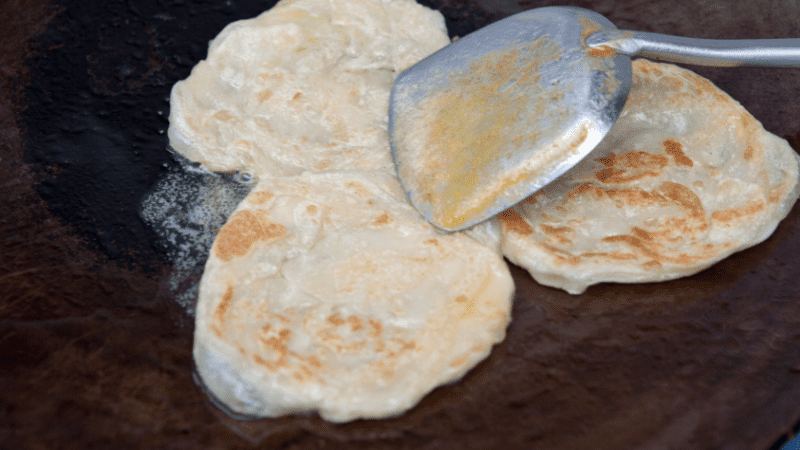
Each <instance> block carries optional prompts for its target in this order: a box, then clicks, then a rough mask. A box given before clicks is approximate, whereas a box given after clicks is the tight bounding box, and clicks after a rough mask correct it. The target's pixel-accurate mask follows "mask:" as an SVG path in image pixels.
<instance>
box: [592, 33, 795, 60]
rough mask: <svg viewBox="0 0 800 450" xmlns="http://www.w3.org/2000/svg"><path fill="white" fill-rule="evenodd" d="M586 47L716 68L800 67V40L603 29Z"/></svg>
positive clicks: (593, 36)
mask: <svg viewBox="0 0 800 450" xmlns="http://www.w3.org/2000/svg"><path fill="white" fill-rule="evenodd" d="M586 45H588V46H589V47H593V48H597V47H602V46H608V47H611V48H612V49H614V50H616V51H617V52H618V53H622V54H624V55H629V56H642V57H645V58H652V59H658V60H662V61H669V62H679V63H686V64H696V65H699V66H715V67H738V66H752V67H800V39H739V40H716V39H695V38H687V37H678V36H669V35H666V34H657V33H648V32H644V31H622V30H603V31H599V32H597V33H595V34H593V35H591V36H589V37H588V38H586Z"/></svg>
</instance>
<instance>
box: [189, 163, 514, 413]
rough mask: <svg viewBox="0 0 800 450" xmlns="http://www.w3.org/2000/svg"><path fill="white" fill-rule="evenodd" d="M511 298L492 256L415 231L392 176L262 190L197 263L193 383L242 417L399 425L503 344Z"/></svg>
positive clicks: (300, 181)
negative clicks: (316, 417) (315, 416)
mask: <svg viewBox="0 0 800 450" xmlns="http://www.w3.org/2000/svg"><path fill="white" fill-rule="evenodd" d="M513 290H514V286H513V281H512V279H511V275H510V273H509V271H508V267H507V265H506V264H505V262H504V261H503V259H502V257H501V256H500V255H499V254H497V253H496V252H494V251H493V250H492V249H490V248H488V247H486V246H484V245H482V244H479V243H478V242H476V241H474V240H473V239H470V238H469V237H467V236H465V235H463V234H461V233H456V234H445V233H442V232H440V231H438V230H436V229H435V228H434V227H433V226H431V225H430V224H428V223H427V222H425V221H424V220H422V219H421V218H420V217H419V214H418V213H417V212H416V210H414V208H413V207H412V206H411V205H410V204H409V203H408V202H407V201H406V200H405V194H404V193H403V191H402V188H401V187H400V184H399V182H398V181H397V179H396V177H394V176H392V175H390V174H385V173H382V172H381V173H377V172H376V173H365V172H356V171H347V172H335V171H331V172H327V173H324V174H313V173H306V174H303V175H300V176H296V177H290V178H281V179H267V180H263V181H261V182H260V183H259V185H258V186H257V187H256V188H255V189H254V190H253V191H252V192H251V193H250V194H249V195H248V197H247V198H246V199H245V200H244V201H243V203H242V204H240V205H239V207H238V208H237V210H236V211H235V212H234V214H233V215H232V216H231V218H230V219H229V220H228V222H227V223H226V224H225V226H224V227H223V228H222V230H221V231H220V232H219V234H218V236H217V239H216V241H215V243H214V246H213V248H212V250H211V255H210V257H209V259H208V262H207V264H206V267H205V273H204V275H203V279H202V281H201V285H200V298H199V301H198V305H197V317H196V330H195V341H194V356H195V361H196V363H197V370H198V372H199V374H200V377H201V378H202V380H203V382H204V383H205V384H206V386H207V387H208V389H209V390H210V391H211V393H213V395H215V396H216V397H217V398H218V399H219V400H220V401H221V402H222V403H224V404H225V405H227V406H228V407H229V408H231V409H232V410H233V411H234V412H236V413H239V414H245V415H250V416H258V417H276V416H280V415H284V414H290V413H303V412H311V411H318V412H319V414H320V415H321V416H322V417H323V418H324V419H326V420H329V421H332V422H344V421H349V420H353V419H357V418H385V417H390V416H395V415H398V414H400V413H402V412H403V411H405V410H407V409H408V408H410V407H412V406H413V405H415V404H416V403H417V402H418V401H419V400H420V399H421V398H422V396H423V395H425V394H426V393H427V392H429V391H431V390H432V389H433V388H435V387H436V386H438V385H440V384H444V383H448V382H452V381H454V380H457V379H459V378H461V377H462V376H463V375H464V373H465V372H466V371H467V370H469V369H470V368H471V367H473V366H474V365H475V364H477V363H478V362H479V361H481V360H482V359H484V358H485V357H486V356H487V355H488V354H489V351H490V349H491V347H492V345H494V344H495V343H497V342H500V341H501V340H502V339H503V338H504V337H505V329H506V326H507V324H508V322H509V318H510V312H511V297H512V295H513Z"/></svg>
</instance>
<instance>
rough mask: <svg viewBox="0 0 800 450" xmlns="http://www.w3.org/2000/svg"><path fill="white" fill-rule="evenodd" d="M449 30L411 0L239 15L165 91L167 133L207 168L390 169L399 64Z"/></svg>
mask: <svg viewBox="0 0 800 450" xmlns="http://www.w3.org/2000/svg"><path fill="white" fill-rule="evenodd" d="M449 42H450V40H449V38H448V36H447V30H446V28H445V25H444V19H443V17H442V15H441V14H439V13H438V12H437V11H433V10H431V9H428V8H426V7H423V6H421V5H418V4H417V3H416V2H414V1H413V0H393V1H376V0H299V1H286V0H285V1H281V2H279V3H278V4H277V5H276V6H275V7H273V8H272V9H270V10H269V11H267V12H265V13H263V14H261V15H260V16H258V17H256V18H254V19H249V20H242V21H238V22H234V23H232V24H230V25H228V26H227V27H225V29H223V30H222V32H221V33H220V34H219V35H218V36H217V37H216V38H215V39H214V40H213V41H211V43H210V45H209V49H208V57H207V59H206V60H204V61H201V62H200V63H198V64H197V66H195V67H194V69H193V70H192V73H191V75H190V76H189V78H187V79H186V80H183V81H181V82H178V83H177V84H175V86H174V87H173V89H172V94H171V97H170V118H169V120H170V127H169V132H168V134H169V140H170V145H171V146H172V147H173V148H174V149H175V150H176V151H177V152H179V153H180V154H182V155H183V156H185V157H186V158H188V159H190V160H192V161H196V162H200V163H202V164H203V166H205V167H206V168H207V169H209V170H212V171H219V172H227V171H235V170H241V171H244V172H247V173H250V174H251V175H254V176H256V177H263V176H287V175H296V174H299V173H302V172H303V171H306V170H313V171H324V170H336V169H359V170H375V169H385V170H389V171H394V164H393V162H392V157H391V152H390V150H389V141H388V138H386V137H385V135H386V130H387V129H388V118H387V111H388V108H389V95H390V90H391V87H392V84H393V83H394V79H395V77H396V76H397V74H398V73H399V72H400V71H401V70H403V69H405V68H406V67H408V66H410V65H412V64H414V63H416V62H417V61H418V60H420V59H422V58H423V57H425V56H427V55H428V54H430V53H432V52H434V51H436V50H438V49H439V48H441V47H443V46H445V45H447V44H448V43H449Z"/></svg>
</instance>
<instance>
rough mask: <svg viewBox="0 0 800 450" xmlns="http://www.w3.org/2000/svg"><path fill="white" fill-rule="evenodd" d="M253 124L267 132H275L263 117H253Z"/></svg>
mask: <svg viewBox="0 0 800 450" xmlns="http://www.w3.org/2000/svg"><path fill="white" fill-rule="evenodd" d="M253 122H255V123H256V125H258V126H259V127H261V128H263V129H265V130H267V131H269V132H274V131H275V129H274V128H272V125H270V123H269V120H267V119H265V118H263V117H253Z"/></svg>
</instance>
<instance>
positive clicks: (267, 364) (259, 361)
mask: <svg viewBox="0 0 800 450" xmlns="http://www.w3.org/2000/svg"><path fill="white" fill-rule="evenodd" d="M253 361H255V362H256V364H260V365H262V366H264V367H266V368H267V369H269V370H273V371H274V370H276V369H277V368H278V364H276V363H274V362H270V361H265V360H264V359H263V358H261V357H260V356H258V355H253Z"/></svg>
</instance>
